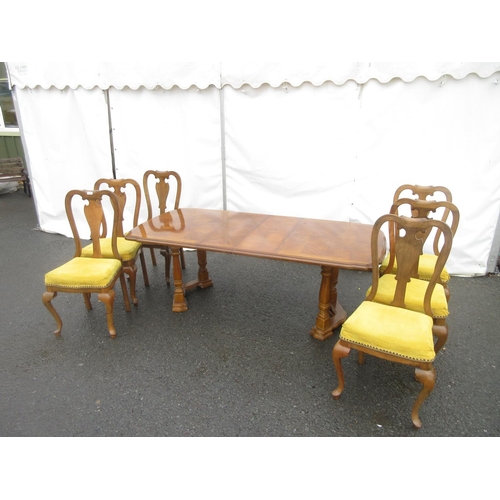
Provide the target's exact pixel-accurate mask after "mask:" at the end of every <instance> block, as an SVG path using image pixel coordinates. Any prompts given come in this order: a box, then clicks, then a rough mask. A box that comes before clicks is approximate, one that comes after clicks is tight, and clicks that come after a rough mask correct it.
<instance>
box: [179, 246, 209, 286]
mask: <svg viewBox="0 0 500 500" xmlns="http://www.w3.org/2000/svg"><path fill="white" fill-rule="evenodd" d="M196 253H197V254H198V279H197V280H193V281H190V282H189V283H186V285H185V286H184V289H185V290H191V289H192V288H196V287H198V288H209V287H211V286H213V284H214V283H213V281H212V280H211V279H210V276H209V275H208V269H207V251H206V250H196Z"/></svg>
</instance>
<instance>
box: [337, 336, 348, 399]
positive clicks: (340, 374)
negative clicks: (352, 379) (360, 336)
mask: <svg viewBox="0 0 500 500" xmlns="http://www.w3.org/2000/svg"><path fill="white" fill-rule="evenodd" d="M350 352H351V348H350V347H347V346H346V345H344V344H343V343H342V341H341V340H339V341H338V342H337V343H336V344H335V347H334V348H333V351H332V359H333V365H334V366H335V370H336V372H337V378H338V380H339V385H338V387H337V388H336V389H335V390H334V391H332V396H333V399H339V398H340V395H341V394H342V391H343V390H344V370H343V369H342V362H341V359H342V358H345V357H347V356H348V355H349V353H350Z"/></svg>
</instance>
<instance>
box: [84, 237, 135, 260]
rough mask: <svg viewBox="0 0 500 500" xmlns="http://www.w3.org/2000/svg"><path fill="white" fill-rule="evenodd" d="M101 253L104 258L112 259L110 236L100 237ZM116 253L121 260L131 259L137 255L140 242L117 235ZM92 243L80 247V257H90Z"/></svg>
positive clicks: (92, 247) (92, 248) (92, 249)
mask: <svg viewBox="0 0 500 500" xmlns="http://www.w3.org/2000/svg"><path fill="white" fill-rule="evenodd" d="M100 241H101V253H102V256H103V257H104V258H105V259H114V256H113V250H112V248H111V238H101V240H100ZM116 244H117V246H118V253H119V254H120V256H121V258H122V259H123V260H132V259H133V258H135V256H136V255H137V252H138V251H139V249H140V248H141V244H140V243H139V242H137V241H129V240H126V239H125V238H123V237H121V236H119V237H118V238H116ZM93 251H94V245H93V244H92V243H91V244H90V245H87V246H86V247H84V248H83V249H82V257H92V252H93Z"/></svg>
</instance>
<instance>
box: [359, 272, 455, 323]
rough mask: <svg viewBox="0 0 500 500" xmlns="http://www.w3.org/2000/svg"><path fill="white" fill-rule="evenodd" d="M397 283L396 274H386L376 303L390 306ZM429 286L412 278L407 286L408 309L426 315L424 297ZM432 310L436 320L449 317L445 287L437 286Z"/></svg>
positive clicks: (432, 301)
mask: <svg viewBox="0 0 500 500" xmlns="http://www.w3.org/2000/svg"><path fill="white" fill-rule="evenodd" d="M396 285H397V281H396V279H395V275H394V274H384V276H381V277H380V278H379V281H378V289H377V294H376V295H375V298H374V299H373V300H374V302H380V303H381V304H390V303H391V302H392V300H393V298H394V292H395V290H396ZM428 285H429V282H428V281H423V280H418V279H414V278H412V279H411V280H410V282H409V283H408V285H407V288H406V295H405V303H406V307H407V308H408V309H411V310H412V311H416V312H419V313H424V312H425V311H424V295H425V292H426V290H427V286H428ZM370 291H371V287H370V288H369V289H368V291H367V292H366V295H367V296H368V294H369V293H370ZM431 309H432V314H433V316H434V318H446V317H448V314H449V311H448V302H447V300H446V295H445V292H444V287H443V285H440V284H439V283H437V284H436V288H434V292H433V293H432V297H431Z"/></svg>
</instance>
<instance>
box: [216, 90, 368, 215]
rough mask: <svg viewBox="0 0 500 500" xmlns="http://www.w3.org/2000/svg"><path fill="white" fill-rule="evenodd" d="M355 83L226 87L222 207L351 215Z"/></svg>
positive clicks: (258, 210)
mask: <svg viewBox="0 0 500 500" xmlns="http://www.w3.org/2000/svg"><path fill="white" fill-rule="evenodd" d="M355 87H356V83H355V82H352V81H350V82H347V83H346V84H345V85H342V86H336V85H334V84H333V83H331V82H327V83H325V84H324V85H322V86H320V87H315V86H313V85H312V84H310V83H304V84H302V85H301V86H300V87H297V88H296V87H292V86H291V85H289V84H283V85H281V86H280V87H278V88H272V87H270V86H269V85H262V86H261V87H259V88H257V89H253V88H252V87H250V86H249V85H245V86H242V87H241V88H239V89H233V88H231V87H224V109H225V123H226V125H225V130H226V138H225V146H226V147H225V150H226V173H227V175H226V183H227V208H228V209H229V210H236V211H247V212H258V213H272V214H275V215H292V216H302V217H312V218H319V219H335V220H344V221H347V220H349V201H350V199H351V190H352V186H351V185H350V183H351V181H352V171H351V170H352V165H353V161H354V154H355V145H356V132H357V129H356V127H357V122H358V120H357V114H358V111H357V100H356V98H355V97H354V96H355V95H356V91H355Z"/></svg>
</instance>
